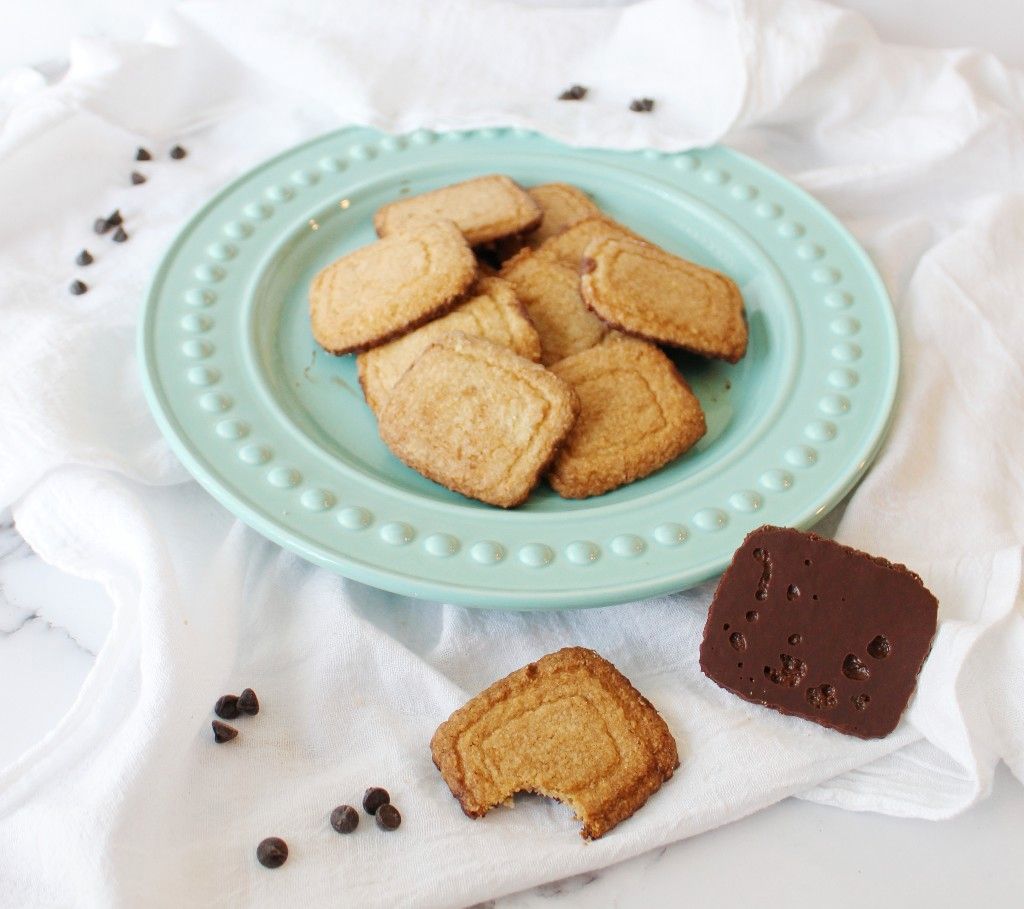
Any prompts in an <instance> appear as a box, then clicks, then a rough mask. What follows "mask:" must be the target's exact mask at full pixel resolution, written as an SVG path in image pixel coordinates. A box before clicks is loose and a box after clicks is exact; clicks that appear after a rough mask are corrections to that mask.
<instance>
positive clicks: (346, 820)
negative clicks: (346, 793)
mask: <svg viewBox="0 0 1024 909" xmlns="http://www.w3.org/2000/svg"><path fill="white" fill-rule="evenodd" d="M331 826H332V827H333V828H334V829H335V830H337V831H338V833H351V832H352V831H353V830H355V829H356V827H358V826H359V812H358V811H356V809H355V808H353V807H352V806H351V805H339V806H338V807H337V808H335V809H334V810H333V811H332V812H331Z"/></svg>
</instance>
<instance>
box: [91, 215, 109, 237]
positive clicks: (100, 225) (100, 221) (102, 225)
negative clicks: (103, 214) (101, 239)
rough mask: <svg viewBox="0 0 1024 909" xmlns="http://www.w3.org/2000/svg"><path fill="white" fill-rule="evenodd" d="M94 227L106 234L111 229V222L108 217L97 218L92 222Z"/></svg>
mask: <svg viewBox="0 0 1024 909" xmlns="http://www.w3.org/2000/svg"><path fill="white" fill-rule="evenodd" d="M92 229H93V230H94V231H96V233H98V234H105V233H106V232H107V231H108V230H110V222H109V221H108V220H107V219H106V218H97V219H96V220H95V221H93V222H92Z"/></svg>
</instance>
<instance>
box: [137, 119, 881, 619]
mask: <svg viewBox="0 0 1024 909" xmlns="http://www.w3.org/2000/svg"><path fill="white" fill-rule="evenodd" d="M493 172H501V173H506V174H509V175H510V176H512V177H513V178H514V179H516V180H518V181H519V182H521V183H523V184H526V185H530V184H535V183H544V182H549V181H553V180H563V181H569V182H572V183H574V184H576V185H578V186H580V187H582V188H583V189H585V190H586V191H587V192H589V193H591V194H592V195H593V197H594V198H595V200H596V201H597V203H598V204H599V205H600V207H601V208H602V209H604V210H605V211H606V212H608V213H609V214H610V215H612V216H613V217H615V218H617V219H619V220H621V221H622V222H623V223H625V224H627V225H628V226H629V227H631V228H633V229H634V230H636V231H638V232H639V233H641V234H643V235H644V236H646V237H648V238H650V239H651V240H652V241H654V242H655V243H657V244H659V245H661V246H663V247H664V248H666V249H668V250H670V251H672V252H675V253H679V254H681V255H683V256H686V257H687V258H690V259H693V260H695V261H697V262H700V263H702V264H705V265H709V266H711V267H713V268H717V269H719V270H721V271H724V272H726V273H727V274H729V275H731V276H732V277H733V278H734V279H735V280H736V281H737V282H738V283H739V285H740V287H741V288H742V290H743V296H744V299H745V301H746V308H747V317H748V320H749V324H750V344H749V349H748V353H747V356H746V357H745V358H744V359H743V360H741V361H740V362H739V363H738V364H736V365H735V366H729V365H727V364H724V363H717V362H707V361H703V360H699V359H697V358H694V357H689V356H686V355H680V356H678V357H677V358H676V359H677V363H678V365H679V367H680V369H681V371H682V372H683V374H684V375H685V376H686V378H687V379H688V380H689V381H690V383H691V385H692V386H693V388H694V390H695V392H696V393H697V395H698V396H699V398H700V400H701V404H702V405H703V407H704V410H705V412H706V414H707V422H708V432H707V435H706V436H705V437H704V439H703V440H702V441H701V442H700V444H699V445H697V446H696V448H695V449H693V450H692V451H691V452H689V453H688V454H686V455H685V456H684V457H682V458H680V459H679V460H677V461H676V462H675V463H673V464H671V465H669V466H668V467H665V468H664V469H662V470H660V471H658V472H657V473H655V474H653V475H652V476H650V477H648V478H647V479H645V480H642V481H640V482H638V483H634V484H632V485H631V486H627V487H624V488H622V489H618V490H616V491H614V492H611V493H608V494H606V495H603V496H600V497H598V498H593V499H587V500H583V501H568V500H565V499H561V498H559V497H558V496H557V495H555V494H554V493H553V492H552V491H551V490H550V489H548V488H547V487H546V486H543V485H542V486H541V487H540V488H539V489H537V490H536V491H535V492H534V494H533V496H532V497H531V498H530V500H529V502H527V504H525V505H524V506H522V507H520V508H518V509H516V510H514V511H502V510H501V509H497V508H492V507H490V506H487V505H483V504H481V503H479V502H475V501H471V500H469V499H465V498H463V497H462V496H460V495H457V494H455V493H452V492H449V491H448V490H446V489H443V488H442V487H440V486H438V485H435V484H434V483H432V482H430V481H429V480H426V479H424V478H423V477H421V476H419V475H418V474H416V473H414V472H413V471H412V470H410V469H408V468H407V467H405V466H404V465H403V464H401V463H400V462H399V461H398V460H396V459H395V458H394V457H393V456H392V455H391V454H390V452H389V451H388V450H387V449H386V448H385V447H384V445H383V443H382V442H381V441H380V439H379V438H378V436H377V427H376V423H375V420H374V417H373V415H372V413H371V412H370V410H369V408H368V407H367V406H366V404H365V402H364V400H363V395H362V392H361V390H360V387H359V382H358V379H357V376H356V365H355V362H354V358H353V357H340V358H335V357H331V356H328V355H327V354H325V353H324V352H323V351H321V350H319V349H318V348H317V345H316V344H315V343H314V341H313V338H312V336H311V334H310V327H309V317H308V313H307V303H306V292H307V288H308V287H309V283H310V281H311V279H312V277H313V275H314V274H315V273H316V272H317V271H318V270H319V269H320V268H322V267H323V266H324V265H326V264H328V263H329V262H331V261H332V260H333V259H335V258H337V257H338V256H339V255H341V254H342V253H344V252H347V251H349V250H351V249H355V248H356V247H358V246H362V245H363V244H365V243H368V242H370V241H371V240H372V239H373V238H374V233H373V227H372V224H371V217H372V215H373V212H374V211H375V210H376V209H377V208H379V207H380V206H381V205H382V204H384V203H385V202H389V201H391V200H392V199H395V198H398V197H399V196H403V195H406V194H415V193H419V192H422V191H424V190H428V189H432V188H434V187H437V186H441V185H444V184H447V183H453V182H455V181H458V180H463V179H466V178H468V177H472V176H476V175H478V174H484V173H493ZM140 347H141V359H142V366H143V372H144V382H145V386H146V391H147V395H148V398H149V402H150V405H151V406H152V408H153V412H154V414H155V415H156V418H157V420H158V422H159V424H160V426H161V428H162V430H163V432H164V434H165V435H166V436H167V438H168V440H169V441H170V443H171V445H172V446H173V448H174V450H175V452H176V453H177V455H178V456H179V457H180V458H181V460H182V461H183V462H184V463H185V465H186V467H188V469H189V470H190V471H191V472H192V474H193V475H194V476H195V477H196V479H198V480H199V482H200V483H202V484H203V486H205V487H206V488H207V489H208V490H209V491H210V492H211V493H212V494H213V495H214V496H215V497H216V498H217V499H218V500H219V501H220V502H222V503H223V504H224V505H225V506H227V507H228V508H229V509H231V510H232V511H233V512H234V513H235V514H236V515H238V516H239V517H240V518H241V519H242V520H243V521H245V522H246V523H248V524H250V525H251V526H252V527H254V528H255V529H256V530H258V531H259V532H260V533H262V534H264V535H265V536H267V537H269V538H270V539H272V540H275V541H276V542H278V543H280V544H281V545H282V546H286V547H287V548H289V549H291V550H294V551H295V552H297V553H299V554H300V555H302V556H304V557H305V558H307V559H310V560H312V561H313V562H317V563H318V564H321V565H324V566H326V567H328V568H332V569H334V570H336V571H338V572H340V573H342V574H344V575H346V576H348V577H351V578H355V579H357V580H360V581H365V582H367V583H369V584H373V585H376V586H378V587H383V588H386V589H388V590H392V591H396V592H398V593H402V594H407V595H411V596H417V597H427V598H430V599H434V600H442V601H446V602H450V603H462V604H465V605H467V606H482V607H495V608H512V609H538V608H554V607H577V606H599V605H604V604H608V603H616V602H623V601H626V600H632V599H637V598H640V597H646V596H652V595H656V594H663V593H667V592H669V591H675V590H681V589H683V588H686V587H689V586H691V585H693V584H695V583H697V582H699V581H702V580H705V579H706V578H709V577H711V576H713V575H715V574H717V573H718V572H720V571H722V569H723V568H724V567H725V566H726V565H727V564H728V561H729V558H730V556H731V555H732V553H733V550H734V549H735V548H736V547H737V546H738V545H739V543H740V541H741V540H742V539H743V536H744V535H745V534H746V533H747V532H748V531H749V530H751V529H752V528H754V527H757V526H759V525H761V524H766V523H772V524H782V525H789V526H796V527H804V526H809V525H811V524H813V523H814V522H815V521H817V520H818V519H819V518H820V517H821V516H822V515H823V514H824V513H825V512H826V511H827V510H828V509H829V508H831V507H832V506H833V505H835V504H836V503H837V502H838V501H839V500H840V499H841V498H842V496H843V495H844V494H845V493H846V492H847V491H848V490H849V489H850V488H851V487H852V486H853V485H854V483H855V482H856V481H857V479H858V478H859V477H860V476H861V475H862V474H863V472H864V470H865V469H866V468H867V466H868V463H869V462H870V461H871V459H872V457H873V456H874V455H875V453H876V452H877V450H878V447H879V445H880V443H881V440H882V437H883V435H884V433H885V429H886V426H887V424H888V420H889V415H890V413H891V410H892V404H893V400H894V396H895V392H896V381H897V375H898V371H899V370H898V340H897V334H896V324H895V320H894V318H893V313H892V307H891V305H890V303H889V300H888V298H887V296H886V292H885V288H884V286H883V285H882V282H881V280H880V279H879V277H878V275H877V273H876V272H875V270H874V268H873V267H872V265H871V262H870V261H869V259H868V258H867V256H866V255H865V253H864V252H863V251H862V250H861V249H860V247H859V246H858V245H857V244H856V242H855V241H854V240H853V239H852V237H851V236H850V235H849V234H848V233H847V232H846V231H845V230H844V229H843V227H842V226H841V225H840V224H839V223H838V222H837V221H836V219H835V218H833V217H832V216H831V215H830V214H829V213H828V212H827V211H826V210H825V209H824V208H823V207H822V206H821V205H819V204H818V203H817V202H815V201H814V200H813V199H812V198H810V196H808V195H807V194H806V193H804V192H803V191H801V190H800V189H798V188H796V187H795V186H793V185H792V184H791V183H789V182H787V181H786V180H784V179H783V178H781V177H779V176H778V175H777V174H775V173H773V172H771V171H770V170H768V169H766V168H765V167H763V166H761V165H759V164H757V163H756V162H754V161H752V160H750V159H748V158H745V157H743V156H742V155H739V154H737V153H736V152H733V151H730V150H728V149H725V148H712V149H704V150H699V151H695V152H687V153H682V154H664V153H661V152H655V151H646V152H629V153H625V152H613V151H594V150H583V149H575V148H570V147H567V146H564V145H560V144H558V143H556V142H553V141H551V140H549V139H547V138H544V137H543V136H540V135H537V134H536V133H531V132H527V131H523V130H518V129H481V130H473V131H467V132H449V133H434V132H429V131H419V132H415V133H412V134H410V135H406V136H386V135H383V134H381V133H378V132H374V131H371V130H367V129H344V130H341V131H339V132H335V133H331V134H330V135H327V136H323V137H321V138H319V139H316V140H314V141H312V142H309V143H307V144H306V145H302V146H300V147H298V148H295V149H292V150H291V151H288V152H285V153H284V154H282V155H279V156H278V157H276V158H274V159H273V160H271V161H268V162H267V163H265V164H263V165H261V166H260V167H258V168H256V169H255V170H253V171H251V172H250V173H249V174H247V175H246V176H244V177H242V178H241V179H239V180H237V181H236V182H235V183H233V184H231V185H230V186H229V187H227V188H226V189H224V190H223V191H222V192H220V193H218V194H217V196H215V197H214V198H213V199H212V200H211V201H210V202H209V203H208V204H207V205H206V206H205V207H204V208H203V209H202V210H201V211H199V213H198V214H196V216H195V217H194V218H193V219H192V220H191V221H190V222H189V224H188V225H187V226H186V227H185V229H184V230H183V231H182V232H181V234H180V236H179V237H178V238H177V240H175V242H174V244H173V245H172V246H171V248H170V250H169V251H168V252H167V255H166V256H165V258H164V260H163V262H162V264H161V265H160V268H159V269H158V271H157V273H156V276H155V277H154V279H153V283H152V286H151V287H150V290H149V294H148V298H147V300H146V304H145V313H144V318H143V320H142V326H141V337H140Z"/></svg>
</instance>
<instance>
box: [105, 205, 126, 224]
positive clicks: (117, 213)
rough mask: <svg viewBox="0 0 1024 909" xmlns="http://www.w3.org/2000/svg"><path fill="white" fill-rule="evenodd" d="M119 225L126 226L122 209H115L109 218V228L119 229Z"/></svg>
mask: <svg viewBox="0 0 1024 909" xmlns="http://www.w3.org/2000/svg"><path fill="white" fill-rule="evenodd" d="M118 224H124V218H123V217H121V209H119V208H115V209H114V210H113V211H112V212H111V213H110V214H109V215H108V216H107V226H108V227H117V225H118Z"/></svg>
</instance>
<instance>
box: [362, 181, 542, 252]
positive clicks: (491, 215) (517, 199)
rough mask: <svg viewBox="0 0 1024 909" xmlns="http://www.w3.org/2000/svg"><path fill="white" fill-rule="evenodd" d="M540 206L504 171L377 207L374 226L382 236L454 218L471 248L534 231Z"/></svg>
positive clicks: (539, 218) (538, 218)
mask: <svg viewBox="0 0 1024 909" xmlns="http://www.w3.org/2000/svg"><path fill="white" fill-rule="evenodd" d="M543 214H544V213H543V212H542V211H541V210H540V206H539V205H538V204H537V203H536V202H534V201H533V199H532V198H530V196H529V195H527V193H526V190H524V189H523V188H522V187H521V186H520V185H519V184H518V183H516V182H515V181H513V180H510V179H509V178H508V177H505V176H503V175H501V174H492V175H490V176H487V177H476V178H475V179H473V180H466V181H465V182H464V183H454V184H452V185H451V186H445V187H443V188H441V189H435V190H433V191H432V192H428V193H423V194H422V195H419V196H409V197H408V198H405V199H399V200H398V201H397V202H391V203H389V204H388V205H385V206H383V207H382V208H380V209H378V211H377V214H376V215H374V217H373V226H374V227H375V228H376V229H377V233H378V235H379V236H381V237H387V236H390V235H391V234H394V233H398V232H401V231H405V230H409V229H410V228H411V227H413V226H415V225H419V224H422V223H424V222H426V221H437V220H438V219H441V218H447V219H449V220H451V221H454V222H455V223H456V224H457V225H458V227H459V230H461V231H462V233H463V234H464V235H465V237H466V242H467V243H469V244H470V246H477V245H479V244H481V243H489V242H491V241H493V240H500V239H501V238H502V237H508V236H512V235H514V234H520V233H524V232H525V231H529V230H533V229H534V228H535V227H536V226H537V225H538V224H540V222H541V218H542V217H543Z"/></svg>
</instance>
